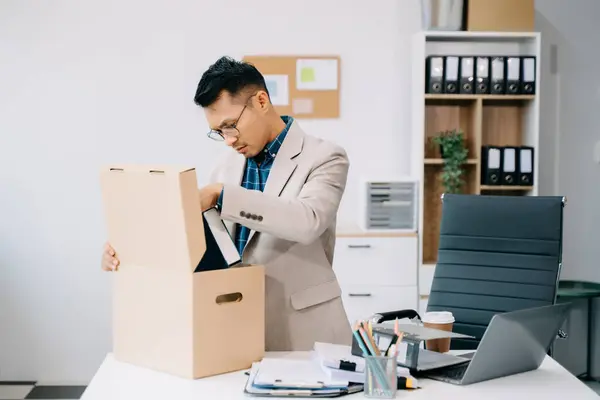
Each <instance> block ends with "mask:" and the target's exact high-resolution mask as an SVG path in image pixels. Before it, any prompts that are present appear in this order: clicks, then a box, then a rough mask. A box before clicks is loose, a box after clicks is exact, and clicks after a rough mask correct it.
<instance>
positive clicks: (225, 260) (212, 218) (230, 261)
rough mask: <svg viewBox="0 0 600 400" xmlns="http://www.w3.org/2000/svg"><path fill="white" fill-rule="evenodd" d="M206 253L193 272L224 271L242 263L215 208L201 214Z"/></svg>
mask: <svg viewBox="0 0 600 400" xmlns="http://www.w3.org/2000/svg"><path fill="white" fill-rule="evenodd" d="M202 221H203V223H204V237H205V240H206V251H205V252H204V255H203V256H202V258H201V259H200V262H199V263H198V266H197V267H196V270H195V271H194V272H200V271H210V270H215V269H225V268H229V267H232V266H234V265H236V264H239V263H241V262H242V258H241V256H240V253H239V252H238V250H237V248H236V247H235V243H234V242H233V240H232V238H231V235H230V234H229V231H228V230H227V227H226V226H225V224H224V223H223V221H222V220H221V216H220V215H219V212H218V211H217V209H216V208H214V207H213V208H210V209H208V210H206V211H204V212H203V213H202Z"/></svg>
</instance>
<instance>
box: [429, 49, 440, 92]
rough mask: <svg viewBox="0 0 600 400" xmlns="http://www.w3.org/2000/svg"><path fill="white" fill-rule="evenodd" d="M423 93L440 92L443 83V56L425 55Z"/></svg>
mask: <svg viewBox="0 0 600 400" xmlns="http://www.w3.org/2000/svg"><path fill="white" fill-rule="evenodd" d="M426 62H427V64H426V68H427V70H426V80H427V83H426V88H425V93H442V92H443V85H444V57H437V56H430V57H427V61H426Z"/></svg>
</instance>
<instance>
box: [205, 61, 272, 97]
mask: <svg viewBox="0 0 600 400" xmlns="http://www.w3.org/2000/svg"><path fill="white" fill-rule="evenodd" d="M256 90H264V91H265V92H267V94H268V93H269V92H268V90H267V85H266V84H265V78H264V77H263V76H262V74H261V73H260V72H258V70H257V69H256V67H255V66H253V65H252V64H249V63H247V62H243V61H236V60H234V59H233V58H231V57H221V58H219V59H218V60H217V61H216V62H215V63H214V64H213V65H211V66H210V67H208V69H207V70H206V71H205V72H204V73H203V74H202V78H200V82H199V83H198V88H197V89H196V95H195V96H194V102H195V103H196V104H197V105H199V106H200V107H208V106H210V105H211V104H213V103H214V102H215V101H217V99H218V98H219V96H220V95H221V92H223V91H225V92H228V93H229V94H230V95H231V96H237V95H240V94H244V93H245V92H252V91H256Z"/></svg>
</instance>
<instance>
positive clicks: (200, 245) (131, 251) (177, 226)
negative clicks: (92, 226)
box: [101, 165, 206, 272]
mask: <svg viewBox="0 0 600 400" xmlns="http://www.w3.org/2000/svg"><path fill="white" fill-rule="evenodd" d="M101 189H102V198H103V203H104V211H105V217H106V221H107V229H108V241H109V243H110V244H111V246H112V247H113V248H114V249H115V251H116V252H117V257H118V258H119V261H120V267H119V268H126V267H127V265H138V266H139V265H142V266H144V267H146V268H171V269H174V270H176V269H181V268H185V270H186V271H189V272H193V271H194V270H195V268H196V266H197V265H198V262H199V261H200V259H201V258H202V256H203V255H204V252H205V251H206V242H205V240H204V226H203V221H202V212H201V208H200V201H199V197H198V182H197V180H196V170H195V169H194V168H191V167H189V166H164V165H110V166H107V167H104V168H103V169H102V171H101Z"/></svg>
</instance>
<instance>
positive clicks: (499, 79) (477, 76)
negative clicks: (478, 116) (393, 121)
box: [425, 56, 536, 95]
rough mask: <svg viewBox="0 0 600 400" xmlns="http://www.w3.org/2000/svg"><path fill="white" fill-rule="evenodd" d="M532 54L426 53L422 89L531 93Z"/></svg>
mask: <svg viewBox="0 0 600 400" xmlns="http://www.w3.org/2000/svg"><path fill="white" fill-rule="evenodd" d="M535 85H536V57H534V56H520V57H514V56H508V57H505V56H496V57H488V56H486V57H483V56H429V57H427V63H426V87H425V92H426V93H432V94H442V93H445V94H498V95H501V94H508V95H517V94H523V95H532V94H535Z"/></svg>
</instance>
